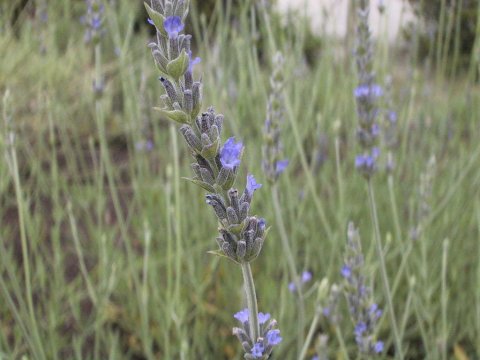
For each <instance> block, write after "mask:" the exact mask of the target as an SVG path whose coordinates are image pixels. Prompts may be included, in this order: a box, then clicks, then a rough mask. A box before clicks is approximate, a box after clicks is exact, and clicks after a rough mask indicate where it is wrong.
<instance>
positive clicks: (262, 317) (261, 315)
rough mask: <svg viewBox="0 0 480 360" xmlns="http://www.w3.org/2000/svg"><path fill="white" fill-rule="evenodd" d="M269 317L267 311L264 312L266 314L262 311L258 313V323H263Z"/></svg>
mask: <svg viewBox="0 0 480 360" xmlns="http://www.w3.org/2000/svg"><path fill="white" fill-rule="evenodd" d="M269 319H270V314H269V313H266V314H264V313H262V312H259V313H258V323H259V324H260V325H262V324H265V323H266V322H267V321H268V320H269Z"/></svg>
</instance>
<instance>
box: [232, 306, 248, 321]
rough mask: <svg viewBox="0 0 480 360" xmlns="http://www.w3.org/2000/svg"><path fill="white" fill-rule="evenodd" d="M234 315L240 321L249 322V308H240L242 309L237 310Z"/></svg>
mask: <svg viewBox="0 0 480 360" xmlns="http://www.w3.org/2000/svg"><path fill="white" fill-rule="evenodd" d="M233 317H234V318H235V319H237V320H238V321H240V322H241V323H245V322H247V321H248V317H249V312H248V309H243V310H240V311H239V312H237V313H236V314H235V315H233Z"/></svg>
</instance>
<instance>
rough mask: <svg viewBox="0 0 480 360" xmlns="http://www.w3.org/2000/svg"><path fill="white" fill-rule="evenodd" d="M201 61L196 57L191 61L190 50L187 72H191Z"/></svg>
mask: <svg viewBox="0 0 480 360" xmlns="http://www.w3.org/2000/svg"><path fill="white" fill-rule="evenodd" d="M201 61H202V58H200V57H198V56H197V57H196V58H195V59H193V60H192V51H191V50H190V51H189V52H188V71H190V72H193V67H194V66H195V65H197V64H200V62H201Z"/></svg>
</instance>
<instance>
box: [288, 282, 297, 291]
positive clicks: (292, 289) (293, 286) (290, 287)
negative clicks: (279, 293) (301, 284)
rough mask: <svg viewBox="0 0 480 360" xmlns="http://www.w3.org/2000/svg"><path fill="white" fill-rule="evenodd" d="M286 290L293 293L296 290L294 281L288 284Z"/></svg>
mask: <svg viewBox="0 0 480 360" xmlns="http://www.w3.org/2000/svg"><path fill="white" fill-rule="evenodd" d="M288 290H289V291H290V292H292V293H294V292H295V291H296V290H297V288H296V286H295V283H294V282H293V281H292V282H291V283H289V284H288Z"/></svg>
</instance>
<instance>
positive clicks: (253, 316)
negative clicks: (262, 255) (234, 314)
mask: <svg viewBox="0 0 480 360" xmlns="http://www.w3.org/2000/svg"><path fill="white" fill-rule="evenodd" d="M241 267H242V274H243V286H244V288H245V294H246V295H247V306H248V314H249V317H248V320H249V321H248V323H249V325H250V337H251V339H252V341H253V342H254V343H255V342H256V341H257V339H258V336H259V334H260V326H259V324H258V305H257V294H256V293H255V284H254V282H253V276H252V268H251V267H250V263H248V262H244V263H242V264H241Z"/></svg>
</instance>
